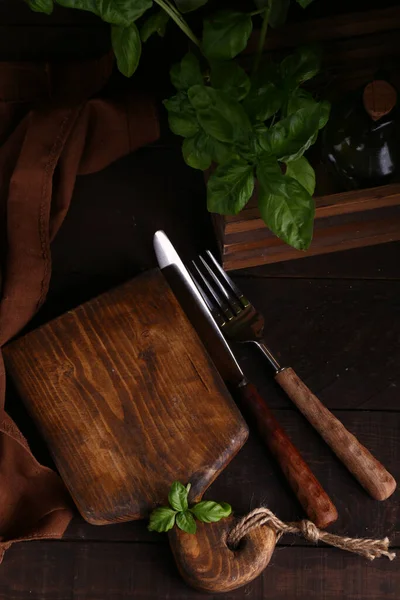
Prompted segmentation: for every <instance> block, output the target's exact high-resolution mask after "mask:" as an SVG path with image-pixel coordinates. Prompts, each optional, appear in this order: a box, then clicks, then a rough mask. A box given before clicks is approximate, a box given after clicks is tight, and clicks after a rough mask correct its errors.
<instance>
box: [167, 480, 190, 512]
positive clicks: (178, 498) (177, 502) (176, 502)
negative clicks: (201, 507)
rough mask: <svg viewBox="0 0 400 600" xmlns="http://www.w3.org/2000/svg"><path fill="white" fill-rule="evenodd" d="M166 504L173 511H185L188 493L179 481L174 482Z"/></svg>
mask: <svg viewBox="0 0 400 600" xmlns="http://www.w3.org/2000/svg"><path fill="white" fill-rule="evenodd" d="M168 502H169V503H170V505H171V506H172V508H173V509H174V510H187V508H188V492H187V489H186V488H185V486H184V485H182V484H181V483H180V482H179V481H174V483H173V484H172V485H171V489H170V491H169V494H168Z"/></svg>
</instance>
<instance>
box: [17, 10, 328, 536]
mask: <svg viewBox="0 0 400 600" xmlns="http://www.w3.org/2000/svg"><path fill="white" fill-rule="evenodd" d="M25 1H26V2H27V4H28V5H29V6H30V8H31V9H32V10H34V11H36V12H43V13H46V14H51V13H52V11H53V8H54V6H55V5H56V4H58V5H60V6H63V7H66V8H71V9H78V10H85V11H89V12H91V13H93V14H94V15H96V16H97V17H100V18H101V19H102V20H103V21H105V22H106V23H109V25H110V28H111V42H112V47H113V50H114V53H115V56H116V59H117V65H118V68H119V70H120V71H121V72H122V73H123V74H124V75H126V76H131V75H132V74H133V73H134V72H135V71H136V69H137V67H138V64H139V60H140V56H141V52H142V42H146V41H147V40H148V39H149V38H150V37H151V36H152V35H153V34H154V33H157V34H158V35H160V36H163V35H164V33H165V29H166V26H167V23H169V21H170V20H172V21H174V22H175V24H176V25H177V26H178V27H179V28H180V29H181V30H182V31H183V32H184V33H185V34H186V35H187V36H188V37H189V39H190V40H191V42H192V43H193V47H194V51H193V52H189V53H188V54H186V55H185V56H184V57H183V58H182V60H181V61H180V62H179V63H178V64H176V65H173V67H172V68H171V71H170V75H171V81H172V83H173V85H174V86H175V88H176V94H175V95H174V96H172V97H171V98H169V99H168V100H165V101H164V105H165V108H166V109H167V111H168V120H169V126H170V129H171V130H172V131H173V133H175V134H176V135H179V136H181V137H182V138H184V139H183V142H182V154H183V158H184V160H185V162H186V163H187V164H188V165H189V166H190V167H192V168H194V169H200V170H203V171H204V170H206V169H209V168H210V167H212V168H213V172H212V173H211V175H210V177H209V179H208V184H207V205H208V209H209V210H210V211H211V212H215V213H220V214H225V215H230V214H233V215H234V214H237V213H238V212H240V211H241V210H242V209H243V208H244V207H245V206H246V204H247V202H248V201H249V199H250V198H251V196H252V194H253V190H254V189H255V186H256V182H258V206H259V210H260V214H261V217H262V218H263V220H264V222H265V223H266V225H267V226H268V227H269V228H270V229H271V231H273V233H274V234H275V235H277V236H278V237H280V238H281V239H282V240H284V241H285V242H286V243H288V244H290V245H291V246H293V247H295V248H297V249H300V250H306V249H307V248H308V247H309V245H310V243H311V240H312V233H313V219H314V213H315V207H314V201H313V198H312V194H313V193H314V188H315V174H314V170H313V168H312V167H311V165H310V164H309V163H308V161H307V159H306V158H305V157H304V156H303V155H304V153H305V152H306V151H307V150H308V149H309V148H310V146H312V145H313V144H314V143H315V141H316V139H317V136H318V132H319V130H320V129H321V128H322V127H324V126H325V124H326V122H327V120H328V118H329V111H330V105H329V103H328V102H321V101H320V102H317V101H316V100H315V99H314V98H313V96H312V95H311V94H310V93H309V92H308V91H306V90H304V89H303V88H302V87H301V86H302V84H303V83H304V82H307V81H308V80H309V79H311V78H312V77H314V76H315V75H316V74H317V73H318V71H319V69H320V63H321V57H320V53H319V51H318V50H317V49H316V48H315V47H307V48H300V49H298V50H297V51H296V52H295V53H293V54H290V55H288V56H286V57H285V58H284V59H283V60H282V62H281V63H280V64H274V63H272V62H268V61H267V62H266V63H265V64H262V60H261V52H262V48H263V42H264V40H265V35H266V32H267V27H268V25H271V26H272V27H279V26H280V25H282V23H283V22H284V21H285V19H286V14H287V12H288V8H289V4H290V0H255V6H254V7H253V8H256V9H257V10H253V11H251V12H250V11H248V12H240V11H238V10H220V11H218V12H216V13H215V14H211V15H210V16H207V17H206V18H205V20H204V24H203V33H202V39H201V40H199V39H198V38H197V37H196V36H195V35H194V33H193V32H192V31H191V29H190V28H189V26H188V24H187V22H186V20H185V18H184V16H183V14H184V13H187V12H190V11H192V10H196V9H197V8H199V7H200V6H203V5H204V4H206V2H207V0H175V3H174V2H172V1H171V0H25ZM296 1H297V2H298V4H300V5H301V6H302V7H303V8H305V7H306V6H307V5H308V4H310V2H311V1H312V0H296ZM260 17H261V18H262V26H261V30H260V40H259V42H260V43H259V44H258V46H259V48H258V51H257V53H256V57H255V62H254V68H253V71H252V74H251V76H249V75H248V74H247V73H246V72H245V71H244V70H243V69H242V67H241V66H240V65H238V64H237V63H236V62H235V60H234V59H235V57H236V56H237V55H238V54H239V53H240V52H242V51H243V50H244V49H245V48H246V46H247V44H248V41H249V38H250V35H251V32H252V28H253V19H254V18H256V19H257V18H260ZM196 46H197V48H196ZM181 512H182V511H181ZM184 512H185V511H183V513H184ZM164 518H165V519H167V513H165V514H164ZM176 520H177V519H176ZM179 522H180V523H181V524H183V523H185V527H186V528H187V529H190V528H193V524H191V518H190V517H188V518H187V519H186V520H185V519H184V518H183V517H180V518H179Z"/></svg>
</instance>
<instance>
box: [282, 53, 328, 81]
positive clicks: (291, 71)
mask: <svg viewBox="0 0 400 600" xmlns="http://www.w3.org/2000/svg"><path fill="white" fill-rule="evenodd" d="M320 66H321V52H320V51H319V49H318V48H316V47H310V46H308V47H304V48H299V49H298V50H297V51H296V52H295V53H294V54H290V55H289V56H287V57H286V58H285V59H283V61H282V63H281V73H282V77H283V78H284V79H285V80H286V82H287V84H288V86H289V87H293V88H295V87H297V86H298V85H300V83H303V82H304V81H307V80H308V79H311V78H312V77H314V76H315V75H316V74H317V73H318V71H319V69H320Z"/></svg>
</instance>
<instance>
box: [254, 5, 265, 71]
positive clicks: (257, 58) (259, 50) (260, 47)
mask: <svg viewBox="0 0 400 600" xmlns="http://www.w3.org/2000/svg"><path fill="white" fill-rule="evenodd" d="M268 17H269V9H268V8H266V9H265V11H264V18H263V22H262V26H261V31H260V37H259V39H258V44H257V53H256V56H255V59H254V65H253V73H255V72H256V71H257V69H258V67H259V64H260V60H261V55H262V53H263V49H264V44H265V38H266V37H267V29H268Z"/></svg>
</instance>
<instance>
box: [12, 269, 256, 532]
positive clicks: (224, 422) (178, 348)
mask: <svg viewBox="0 0 400 600" xmlns="http://www.w3.org/2000/svg"><path fill="white" fill-rule="evenodd" d="M4 357H5V362H6V367H7V369H8V372H9V373H10V375H11V377H12V379H13V380H14V382H15V385H16V387H17V389H18V390H19V393H20V395H21V397H22V399H23V401H24V403H25V405H26V406H27V408H28V410H29V411H30V413H31V415H32V417H33V419H34V420H35V422H36V424H37V426H38V427H39V429H40V431H41V432H42V435H43V437H44V439H45V440H46V441H47V444H48V446H49V448H50V451H51V453H52V455H53V458H54V461H55V463H56V465H57V468H58V469H59V472H60V475H61V477H62V478H63V480H64V482H65V484H66V485H67V487H68V489H69V491H70V493H71V495H72V497H73V499H74V501H75V503H76V505H77V507H78V509H79V511H80V513H81V514H82V516H83V517H84V518H85V519H86V520H87V521H89V522H90V523H93V524H106V523H114V522H118V521H128V520H133V519H140V518H147V516H148V514H149V512H150V511H151V510H152V509H153V508H154V506H156V505H158V504H165V502H166V499H167V495H168V490H169V488H170V486H171V483H172V482H173V481H175V480H179V481H181V482H182V483H187V482H189V481H190V482H191V483H192V489H191V500H192V501H197V500H198V499H200V497H201V495H202V494H203V493H204V491H205V490H206V489H207V487H208V486H209V485H210V484H211V482H212V481H213V480H214V479H215V478H216V477H217V475H218V474H219V473H220V472H221V471H222V469H224V467H225V466H226V465H227V464H228V463H229V462H230V460H231V459H232V457H233V456H234V455H235V454H236V452H237V451H238V450H239V449H240V448H241V446H242V445H243V444H244V442H245V440H246V438H247V434H248V431H247V426H246V424H245V423H244V421H243V419H242V417H241V415H240V413H239V411H238V410H237V408H236V406H235V404H234V403H233V401H232V399H231V397H230V395H229V393H228V391H227V390H226V388H225V385H224V383H223V382H222V380H221V378H220V376H219V374H218V373H217V371H216V370H215V367H214V365H213V364H212V362H211V360H210V359H209V357H208V354H207V353H206V351H205V349H204V348H203V346H202V344H201V342H200V340H199V338H198V337H197V334H196V332H195V331H194V329H193V328H192V326H191V324H190V323H189V321H188V320H187V318H186V316H185V314H184V313H183V311H182V309H181V307H180V305H179V303H178V302H177V300H176V298H175V296H174V295H173V293H172V291H171V290H170V288H169V287H168V284H167V283H166V281H165V279H164V277H163V275H162V274H161V272H160V271H158V270H156V271H150V272H148V273H146V274H144V275H141V276H140V277H137V278H135V279H134V280H132V281H129V282H127V283H125V284H124V285H121V286H120V287H118V288H116V289H113V290H111V291H110V292H107V293H105V294H103V295H101V296H99V297H98V298H95V299H94V300H91V301H90V302H87V303H86V304H83V305H81V306H79V307H78V308H76V309H74V310H71V311H69V312H68V313H66V314H65V315H63V316H61V317H59V318H58V319H55V320H54V321H52V322H50V323H48V324H46V325H44V326H43V327H41V328H39V329H37V330H35V331H33V332H32V333H29V334H27V335H25V336H24V337H22V338H20V339H18V340H17V341H15V342H12V343H11V344H9V345H8V346H7V347H6V348H5V349H4Z"/></svg>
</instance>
